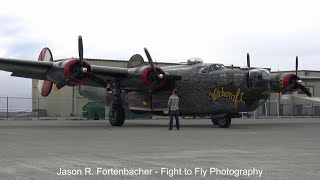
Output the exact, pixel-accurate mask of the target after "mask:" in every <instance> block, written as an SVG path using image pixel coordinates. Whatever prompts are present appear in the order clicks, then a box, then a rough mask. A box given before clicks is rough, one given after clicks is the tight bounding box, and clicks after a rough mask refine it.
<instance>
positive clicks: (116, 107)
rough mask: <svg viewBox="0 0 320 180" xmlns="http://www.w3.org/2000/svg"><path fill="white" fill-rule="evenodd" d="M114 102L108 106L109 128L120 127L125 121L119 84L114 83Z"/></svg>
mask: <svg viewBox="0 0 320 180" xmlns="http://www.w3.org/2000/svg"><path fill="white" fill-rule="evenodd" d="M113 97H114V101H113V102H111V103H110V106H109V122H110V124H111V126H122V125H123V123H124V120H125V111H124V109H123V107H122V101H121V88H120V83H119V82H118V81H116V87H115V89H114V91H113Z"/></svg>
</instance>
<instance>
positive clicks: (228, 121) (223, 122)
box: [218, 117, 231, 128]
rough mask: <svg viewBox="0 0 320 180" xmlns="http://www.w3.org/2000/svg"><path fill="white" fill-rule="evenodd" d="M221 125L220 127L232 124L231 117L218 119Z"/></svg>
mask: <svg viewBox="0 0 320 180" xmlns="http://www.w3.org/2000/svg"><path fill="white" fill-rule="evenodd" d="M218 123H219V127H220V128H228V127H229V126H230V124H231V118H230V117H226V118H222V119H219V120H218Z"/></svg>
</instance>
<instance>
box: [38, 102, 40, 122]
mask: <svg viewBox="0 0 320 180" xmlns="http://www.w3.org/2000/svg"><path fill="white" fill-rule="evenodd" d="M39 120H40V99H39V98H38V121H39Z"/></svg>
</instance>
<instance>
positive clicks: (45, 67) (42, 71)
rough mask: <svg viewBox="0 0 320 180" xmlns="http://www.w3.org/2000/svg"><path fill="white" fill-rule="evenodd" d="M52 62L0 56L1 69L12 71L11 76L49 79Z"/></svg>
mask: <svg viewBox="0 0 320 180" xmlns="http://www.w3.org/2000/svg"><path fill="white" fill-rule="evenodd" d="M52 66H53V63H52V62H44V61H31V60H19V59H5V58H0V70H3V71H8V72H12V74H11V76H17V77H25V78H32V79H41V80H48V78H47V76H46V75H47V73H48V72H49V71H50V70H51V69H52Z"/></svg>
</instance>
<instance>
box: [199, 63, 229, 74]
mask: <svg viewBox="0 0 320 180" xmlns="http://www.w3.org/2000/svg"><path fill="white" fill-rule="evenodd" d="M224 69H227V68H226V67H225V66H224V65H223V64H208V65H206V66H202V67H200V69H199V74H206V73H208V72H211V71H216V70H224Z"/></svg>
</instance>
